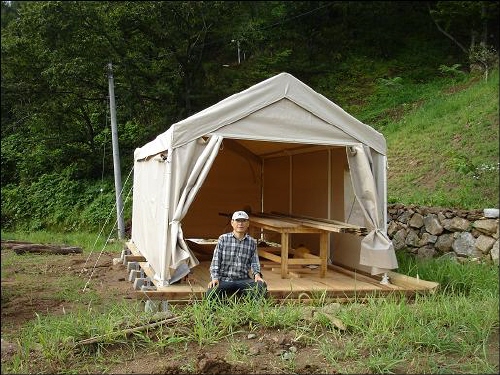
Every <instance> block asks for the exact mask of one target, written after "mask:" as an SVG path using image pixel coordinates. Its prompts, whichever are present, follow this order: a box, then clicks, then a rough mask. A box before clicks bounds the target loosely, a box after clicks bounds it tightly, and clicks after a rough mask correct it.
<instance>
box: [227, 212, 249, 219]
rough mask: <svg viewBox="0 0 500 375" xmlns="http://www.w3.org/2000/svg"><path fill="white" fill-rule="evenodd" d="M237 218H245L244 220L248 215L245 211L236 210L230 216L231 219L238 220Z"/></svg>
mask: <svg viewBox="0 0 500 375" xmlns="http://www.w3.org/2000/svg"><path fill="white" fill-rule="evenodd" d="M238 219H245V220H248V215H247V213H246V212H245V211H236V212H235V213H234V214H233V217H232V218H231V220H238Z"/></svg>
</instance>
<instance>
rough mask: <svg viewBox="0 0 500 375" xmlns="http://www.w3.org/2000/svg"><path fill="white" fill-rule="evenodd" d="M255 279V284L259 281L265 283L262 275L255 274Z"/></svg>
mask: <svg viewBox="0 0 500 375" xmlns="http://www.w3.org/2000/svg"><path fill="white" fill-rule="evenodd" d="M253 279H254V281H255V282H257V281H262V282H264V279H263V278H262V276H260V273H257V274H255V277H254V278H253Z"/></svg>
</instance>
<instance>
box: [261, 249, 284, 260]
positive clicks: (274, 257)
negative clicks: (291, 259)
mask: <svg viewBox="0 0 500 375" xmlns="http://www.w3.org/2000/svg"><path fill="white" fill-rule="evenodd" d="M258 251H259V256H260V257H262V258H265V259H269V260H272V261H273V262H276V263H281V257H279V256H277V255H275V254H271V253H270V252H268V251H266V250H262V249H261V248H259V250H258Z"/></svg>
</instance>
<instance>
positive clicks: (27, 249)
mask: <svg viewBox="0 0 500 375" xmlns="http://www.w3.org/2000/svg"><path fill="white" fill-rule="evenodd" d="M12 250H14V251H15V252H16V254H18V255H21V254H24V253H37V254H81V253H83V250H82V248H80V247H76V246H66V245H61V246H59V245H41V244H22V245H15V246H12Z"/></svg>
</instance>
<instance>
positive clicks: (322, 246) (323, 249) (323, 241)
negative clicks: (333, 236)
mask: <svg viewBox="0 0 500 375" xmlns="http://www.w3.org/2000/svg"><path fill="white" fill-rule="evenodd" d="M319 257H320V258H321V266H320V271H319V277H325V276H326V269H327V262H328V232H325V233H321V234H320V235H319Z"/></svg>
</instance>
